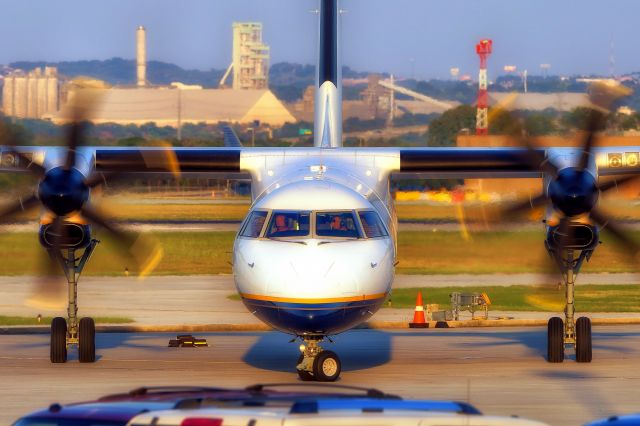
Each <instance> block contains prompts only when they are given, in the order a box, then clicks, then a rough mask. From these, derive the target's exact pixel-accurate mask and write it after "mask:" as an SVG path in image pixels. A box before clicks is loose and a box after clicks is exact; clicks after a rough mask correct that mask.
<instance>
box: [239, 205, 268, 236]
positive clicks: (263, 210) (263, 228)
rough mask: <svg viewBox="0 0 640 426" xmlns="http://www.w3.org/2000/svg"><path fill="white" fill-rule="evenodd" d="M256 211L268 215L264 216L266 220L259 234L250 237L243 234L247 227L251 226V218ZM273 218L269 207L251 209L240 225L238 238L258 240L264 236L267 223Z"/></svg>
mask: <svg viewBox="0 0 640 426" xmlns="http://www.w3.org/2000/svg"><path fill="white" fill-rule="evenodd" d="M256 212H264V213H266V214H267V215H266V216H265V218H264V222H263V223H262V228H261V229H260V233H259V234H258V236H257V237H250V236H248V235H242V234H244V231H245V230H246V229H247V226H249V219H250V218H251V215H253V213H256ZM270 219H271V210H269V209H253V210H251V211H249V213H248V214H247V216H246V218H245V220H244V223H243V224H242V225H241V226H240V230H239V231H238V238H247V239H249V240H257V239H260V238H262V237H263V235H264V233H265V229H266V225H267V223H269V220H270Z"/></svg>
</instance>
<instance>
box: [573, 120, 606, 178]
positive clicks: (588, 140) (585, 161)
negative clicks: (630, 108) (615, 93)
mask: <svg viewBox="0 0 640 426" xmlns="http://www.w3.org/2000/svg"><path fill="white" fill-rule="evenodd" d="M604 121H605V116H604V114H603V113H602V112H600V111H596V110H591V112H590V113H589V121H588V123H587V135H586V137H585V140H584V144H583V146H582V155H581V156H580V161H578V164H577V169H578V170H579V171H582V170H584V169H586V168H587V167H588V166H589V160H590V159H591V151H592V150H593V146H594V144H595V140H596V132H598V131H600V130H602V127H603V124H604Z"/></svg>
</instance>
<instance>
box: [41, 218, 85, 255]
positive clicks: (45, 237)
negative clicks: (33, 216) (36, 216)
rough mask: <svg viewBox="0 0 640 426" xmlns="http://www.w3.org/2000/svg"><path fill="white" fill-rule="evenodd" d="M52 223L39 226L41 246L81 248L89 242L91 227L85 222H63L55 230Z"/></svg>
mask: <svg viewBox="0 0 640 426" xmlns="http://www.w3.org/2000/svg"><path fill="white" fill-rule="evenodd" d="M55 228H56V227H54V226H53V224H52V223H48V224H43V225H41V226H40V244H42V246H43V247H45V248H47V249H50V248H61V249H76V250H78V249H83V248H86V247H87V246H88V245H89V243H90V242H91V227H90V226H89V225H86V224H78V223H73V222H63V223H62V225H60V227H59V228H58V229H57V230H56V229H55Z"/></svg>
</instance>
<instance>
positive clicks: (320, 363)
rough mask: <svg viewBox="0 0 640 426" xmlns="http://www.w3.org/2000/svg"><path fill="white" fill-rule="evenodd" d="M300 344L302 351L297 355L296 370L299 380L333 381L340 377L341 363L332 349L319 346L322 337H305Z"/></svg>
mask: <svg viewBox="0 0 640 426" xmlns="http://www.w3.org/2000/svg"><path fill="white" fill-rule="evenodd" d="M304 342H305V344H306V345H301V347H300V348H301V350H302V353H301V354H300V356H299V357H298V364H297V365H296V370H297V371H298V377H300V380H302V381H305V382H308V381H317V382H335V381H336V380H338V378H339V377H340V373H341V371H342V363H341V362H340V358H339V357H338V355H337V354H336V353H335V352H333V351H325V350H324V349H322V347H320V342H322V337H314V338H305V339H304Z"/></svg>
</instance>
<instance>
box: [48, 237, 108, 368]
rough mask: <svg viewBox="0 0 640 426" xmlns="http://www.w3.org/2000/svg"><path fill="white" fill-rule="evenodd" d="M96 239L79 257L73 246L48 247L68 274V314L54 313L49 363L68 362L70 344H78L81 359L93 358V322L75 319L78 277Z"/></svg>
mask: <svg viewBox="0 0 640 426" xmlns="http://www.w3.org/2000/svg"><path fill="white" fill-rule="evenodd" d="M98 243H99V241H98V240H95V239H94V240H91V241H90V242H89V245H88V246H87V247H85V248H84V251H83V252H82V254H81V255H80V257H76V254H77V252H78V250H77V249H76V248H65V249H58V250H57V249H49V255H50V256H51V257H52V258H53V259H55V260H56V261H57V262H58V263H59V264H60V266H61V267H62V270H63V271H64V274H65V276H66V278H67V284H68V290H69V293H68V301H67V318H66V319H65V318H62V317H56V318H54V319H53V321H52V322H51V351H50V359H51V362H52V363H64V362H67V350H68V348H69V347H71V346H77V347H78V359H79V361H80V362H94V361H95V360H96V326H95V322H94V321H93V319H92V318H82V319H81V320H80V321H78V280H79V279H80V275H81V274H82V271H83V269H84V267H85V265H86V264H87V262H88V261H89V258H91V255H92V254H93V251H94V250H95V248H96V246H97V245H98Z"/></svg>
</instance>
